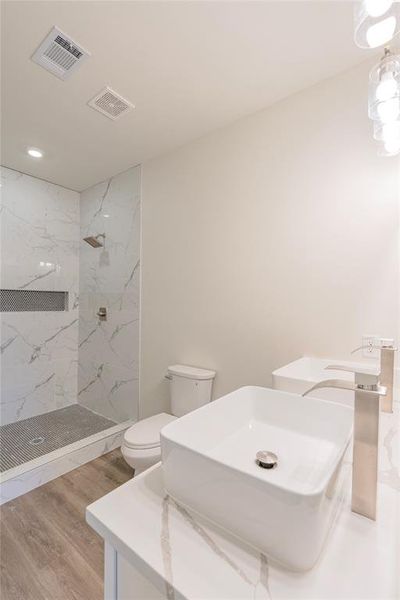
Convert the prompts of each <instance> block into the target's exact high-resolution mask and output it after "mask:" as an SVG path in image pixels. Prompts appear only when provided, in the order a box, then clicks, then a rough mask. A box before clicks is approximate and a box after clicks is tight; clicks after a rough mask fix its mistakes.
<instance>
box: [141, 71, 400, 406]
mask: <svg viewBox="0 0 400 600" xmlns="http://www.w3.org/2000/svg"><path fill="white" fill-rule="evenodd" d="M369 67H370V65H368V64H364V65H361V66H359V67H357V68H355V69H352V70H350V71H348V72H346V73H344V74H341V75H340V76H338V77H335V78H333V79H330V80H327V81H325V82H323V83H321V84H318V85H316V86H314V87H312V88H310V89H308V90H306V91H303V92H301V93H299V94H296V95H294V96H291V97H290V98H288V99H286V100H284V101H282V102H279V103H278V104H276V105H274V106H272V107H270V108H268V109H266V110H265V111H262V112H259V113H257V114H255V115H252V116H251V117H248V118H245V119H242V120H240V121H238V122H237V123H236V124H234V125H231V126H229V127H227V128H225V129H221V130H219V131H216V132H214V133H213V134H211V135H208V136H206V137H204V138H202V139H200V140H198V141H196V142H194V143H191V144H189V145H187V146H185V147H183V148H181V149H178V150H176V151H174V152H172V153H170V154H168V155H166V156H163V157H161V158H158V159H156V160H153V161H151V162H148V163H145V165H144V167H143V185H142V198H143V224H142V226H143V230H142V235H143V248H142V252H143V254H142V257H143V271H142V277H143V290H142V307H143V310H142V319H143V320H142V359H141V360H142V365H141V416H142V417H144V416H147V415H149V414H153V413H154V412H157V411H159V410H162V409H164V410H165V409H167V410H168V408H169V404H168V387H167V384H166V383H165V382H164V380H163V375H164V373H165V369H166V367H167V365H168V364H171V363H176V362H182V363H188V364H193V365H198V366H204V367H211V368H214V369H216V370H217V372H218V375H217V379H216V382H215V386H214V396H216V397H217V396H220V395H221V394H223V393H226V392H228V391H230V390H232V389H234V388H236V387H238V386H241V385H245V384H250V383H251V384H260V385H268V384H269V383H270V374H271V371H272V370H273V369H274V368H276V367H278V366H280V365H283V364H285V363H287V362H289V361H290V360H292V359H295V358H296V357H299V356H301V355H302V354H314V355H318V356H328V357H335V358H348V357H349V354H348V353H349V351H350V350H351V349H352V348H353V347H354V346H355V345H357V344H359V343H360V341H361V335H362V334H363V333H375V332H376V333H379V334H382V335H385V336H393V335H396V334H397V332H398V309H399V297H398V290H399V286H398V250H397V248H398V242H399V225H398V216H399V215H398V213H399V185H398V178H397V174H398V169H399V162H398V160H397V159H393V158H391V159H387V158H386V159H383V158H378V157H377V155H376V147H375V144H374V143H373V142H372V139H371V138H372V134H371V124H370V122H369V121H368V118H367V115H366V98H367V75H368V70H369Z"/></svg>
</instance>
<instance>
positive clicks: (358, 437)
mask: <svg viewBox="0 0 400 600" xmlns="http://www.w3.org/2000/svg"><path fill="white" fill-rule="evenodd" d="M328 368H341V369H342V370H348V371H350V370H351V369H350V368H346V367H335V366H334V365H332V366H330V367H328ZM352 372H354V373H355V382H354V383H353V382H352V381H342V380H341V379H327V380H326V381H320V382H319V383H317V384H315V385H314V386H313V387H312V388H310V389H309V390H307V391H306V392H304V394H303V396H306V395H307V394H309V393H310V392H313V391H314V390H318V389H322V388H337V389H341V390H349V391H352V392H354V434H353V474H352V497H351V510H352V511H353V512H355V513H358V514H360V515H363V516H364V517H368V519H373V520H375V519H376V500H377V487H378V435H379V409H380V406H379V404H380V398H381V397H384V396H385V395H386V388H385V387H384V386H383V385H381V384H380V381H379V376H377V375H371V373H370V372H368V371H367V369H365V370H364V371H362V370H361V372H359V371H357V372H356V371H352Z"/></svg>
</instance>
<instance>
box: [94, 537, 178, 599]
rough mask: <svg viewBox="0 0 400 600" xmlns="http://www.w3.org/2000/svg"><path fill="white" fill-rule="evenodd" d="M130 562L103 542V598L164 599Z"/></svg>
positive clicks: (164, 596)
mask: <svg viewBox="0 0 400 600" xmlns="http://www.w3.org/2000/svg"><path fill="white" fill-rule="evenodd" d="M167 598H168V596H167V594H166V593H162V592H160V591H159V590H158V589H157V588H156V587H155V586H154V584H153V583H151V582H150V581H149V580H148V579H146V577H144V576H143V575H142V574H141V573H140V572H139V571H138V570H137V569H136V568H135V567H134V566H133V565H132V564H131V563H130V562H128V561H127V560H126V558H124V557H123V556H122V554H121V553H120V552H117V551H116V550H115V549H114V548H113V547H112V546H111V545H110V544H109V543H108V542H105V543H104V600H166V599H167Z"/></svg>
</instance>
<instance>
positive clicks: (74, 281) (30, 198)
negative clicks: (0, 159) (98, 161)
mask: <svg viewBox="0 0 400 600" xmlns="http://www.w3.org/2000/svg"><path fill="white" fill-rule="evenodd" d="M1 180H2V188H1V204H0V213H1V287H2V288H6V289H32V290H33V289H34V290H49V291H68V292H69V310H68V311H66V312H35V313H28V312H26V313H25V312H15V313H14V312H9V313H2V314H1V333H0V342H1V367H2V376H1V398H0V402H1V422H2V424H6V423H10V422H13V421H16V420H20V419H25V418H27V417H32V416H34V415H38V414H41V413H44V412H47V411H50V410H55V409H57V408H62V407H64V406H67V405H69V404H72V403H74V402H76V398H77V380H78V377H77V369H78V317H79V315H78V277H79V265H78V260H79V194H78V193H77V192H73V191H71V190H67V189H65V188H62V187H60V186H57V185H54V184H51V183H47V182H45V181H42V180H40V179H37V178H35V177H31V176H29V175H25V174H23V173H19V172H17V171H13V170H12V169H7V168H4V167H1Z"/></svg>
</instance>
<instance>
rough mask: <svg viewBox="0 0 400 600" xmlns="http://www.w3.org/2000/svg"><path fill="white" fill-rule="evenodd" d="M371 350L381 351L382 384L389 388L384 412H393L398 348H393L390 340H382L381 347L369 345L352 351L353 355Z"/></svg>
mask: <svg viewBox="0 0 400 600" xmlns="http://www.w3.org/2000/svg"><path fill="white" fill-rule="evenodd" d="M364 349H371V350H379V351H380V355H381V361H380V362H381V376H380V381H381V384H382V385H384V386H385V387H386V388H387V392H386V396H385V397H384V398H383V399H382V410H383V412H388V413H391V412H393V380H394V353H395V352H396V350H397V348H395V347H394V346H393V342H392V341H389V340H382V343H381V344H379V345H375V344H368V345H364V346H359V347H358V348H355V349H354V350H352V352H351V354H354V353H355V352H358V351H359V350H364Z"/></svg>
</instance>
